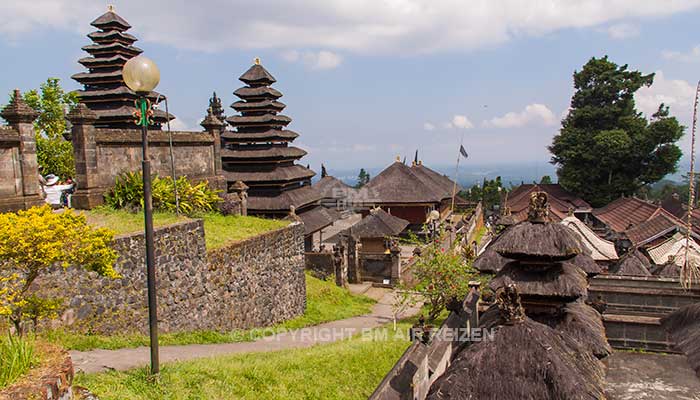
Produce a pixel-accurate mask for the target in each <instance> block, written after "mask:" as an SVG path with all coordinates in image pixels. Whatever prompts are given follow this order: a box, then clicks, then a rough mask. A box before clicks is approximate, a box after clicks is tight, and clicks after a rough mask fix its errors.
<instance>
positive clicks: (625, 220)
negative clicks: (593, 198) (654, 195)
mask: <svg viewBox="0 0 700 400" xmlns="http://www.w3.org/2000/svg"><path fill="white" fill-rule="evenodd" d="M662 212H664V213H666V214H668V215H670V214H669V213H667V212H666V211H664V210H663V209H662V208H661V207H659V206H657V205H654V204H651V203H649V202H646V201H644V200H641V199H638V198H636V197H620V198H619V199H617V200H614V201H613V202H611V203H610V204H608V205H606V206H605V207H602V208H597V209H595V210H593V215H594V216H595V217H596V218H598V219H599V220H600V221H601V222H603V223H604V224H606V225H607V226H608V227H609V228H610V229H612V230H613V231H615V232H617V233H622V232H624V231H626V230H627V229H629V228H630V227H631V226H633V225H638V224H640V223H642V222H644V221H647V220H649V219H650V218H651V217H653V216H655V215H657V214H659V213H662Z"/></svg>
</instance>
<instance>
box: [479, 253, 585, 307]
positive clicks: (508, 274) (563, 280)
mask: <svg viewBox="0 0 700 400" xmlns="http://www.w3.org/2000/svg"><path fill="white" fill-rule="evenodd" d="M511 283H514V284H515V285H516V286H517V288H518V292H519V293H520V295H522V296H541V297H559V298H562V299H571V300H574V299H577V298H579V297H585V296H586V295H587V293H588V290H587V288H588V281H587V279H586V274H585V273H584V272H583V270H581V268H578V267H576V266H574V265H573V264H570V263H567V264H561V263H557V264H553V265H551V266H550V267H549V268H547V269H546V270H542V269H540V268H530V267H529V266H526V265H522V264H521V263H520V262H519V261H512V262H509V263H508V264H506V265H505V266H504V267H503V269H501V271H499V272H498V274H496V277H495V278H493V280H491V283H490V284H489V287H490V288H491V289H492V290H494V291H496V290H498V289H500V288H502V287H505V286H506V285H509V284H511Z"/></svg>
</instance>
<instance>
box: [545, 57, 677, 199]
mask: <svg viewBox="0 0 700 400" xmlns="http://www.w3.org/2000/svg"><path fill="white" fill-rule="evenodd" d="M653 82H654V74H648V75H645V74H643V73H641V72H639V71H630V70H628V68H627V65H622V66H618V65H617V64H615V63H614V62H612V61H610V60H608V57H607V56H605V57H603V58H595V57H594V58H591V59H590V61H588V63H586V65H584V66H583V68H582V69H581V71H577V72H575V73H574V88H575V89H576V92H575V93H574V96H573V97H572V99H571V108H570V110H569V114H568V115H567V116H566V118H565V119H564V120H563V121H562V128H561V131H560V132H559V134H558V135H556V136H555V137H554V140H553V142H552V145H551V146H549V150H550V152H551V153H552V163H553V164H555V165H557V166H558V169H557V176H558V178H559V183H560V184H561V185H562V186H564V187H565V188H566V189H568V190H570V191H572V192H574V193H576V194H578V195H580V196H581V197H583V198H584V199H585V200H587V201H588V202H589V203H591V204H592V205H593V206H596V207H598V206H602V205H605V204H607V203H608V202H610V201H612V200H614V199H615V198H617V197H619V196H620V195H632V194H634V193H635V192H637V190H639V189H640V188H641V187H643V186H644V185H647V184H650V183H654V182H656V181H658V180H660V179H661V178H663V177H664V176H665V175H667V174H669V173H672V172H675V171H676V167H677V165H678V160H679V159H680V158H681V155H682V153H681V150H680V148H679V147H678V146H677V145H676V142H677V141H678V140H679V139H680V138H681V137H682V136H683V130H684V127H683V126H681V125H680V124H679V123H678V120H676V118H675V117H672V116H671V115H670V114H669V109H668V107H666V106H665V105H664V104H663V103H662V104H660V105H659V108H658V110H657V111H656V112H655V113H654V114H653V115H652V116H651V118H650V119H649V120H647V119H646V118H645V117H644V116H643V115H642V114H641V113H640V112H638V111H637V110H636V108H635V103H634V93H635V92H636V91H637V90H639V89H640V88H642V87H644V86H650V85H651V84H652V83H653Z"/></svg>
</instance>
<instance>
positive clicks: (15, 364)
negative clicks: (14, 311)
mask: <svg viewBox="0 0 700 400" xmlns="http://www.w3.org/2000/svg"><path fill="white" fill-rule="evenodd" d="M37 362H38V357H37V355H36V352H35V350H34V341H33V340H31V339H28V338H20V337H14V336H12V335H9V334H8V335H6V336H4V337H3V338H2V339H0V389H2V388H4V387H6V386H9V385H10V384H12V383H13V382H14V381H16V380H17V378H19V377H21V376H22V375H24V374H25V373H26V372H27V371H28V370H29V368H31V367H33V366H34V365H36V364H37Z"/></svg>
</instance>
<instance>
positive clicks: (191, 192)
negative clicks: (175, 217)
mask: <svg viewBox="0 0 700 400" xmlns="http://www.w3.org/2000/svg"><path fill="white" fill-rule="evenodd" d="M175 182H176V184H177V192H178V196H179V200H180V203H179V206H180V211H181V212H183V213H184V214H192V213H194V212H206V211H214V210H216V209H217V206H218V204H219V203H220V202H221V197H219V191H217V190H212V189H210V188H209V183H208V182H207V181H202V182H200V183H197V184H192V183H190V181H188V180H187V177H184V176H181V177H179V178H177V180H176V181H175ZM151 185H152V191H153V208H154V209H156V210H160V211H168V212H174V211H175V209H176V203H175V190H174V185H173V178H171V177H164V178H161V177H159V176H158V175H155V176H153V178H152V179H151ZM105 203H106V204H107V205H109V206H110V207H112V208H115V209H121V208H125V209H128V210H132V211H137V210H141V209H142V208H143V175H142V174H141V172H125V173H122V174H120V175H119V176H117V180H116V183H115V185H114V187H113V188H112V189H111V190H110V191H109V192H108V193H107V194H106V195H105Z"/></svg>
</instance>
